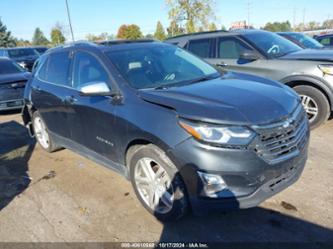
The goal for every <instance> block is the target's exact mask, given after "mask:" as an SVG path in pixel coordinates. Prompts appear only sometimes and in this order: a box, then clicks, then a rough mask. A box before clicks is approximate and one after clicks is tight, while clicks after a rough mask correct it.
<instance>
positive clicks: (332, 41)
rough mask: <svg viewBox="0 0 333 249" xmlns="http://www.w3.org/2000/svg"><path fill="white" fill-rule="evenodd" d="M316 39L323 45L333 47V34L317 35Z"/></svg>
mask: <svg viewBox="0 0 333 249" xmlns="http://www.w3.org/2000/svg"><path fill="white" fill-rule="evenodd" d="M315 39H316V40H317V41H318V42H320V43H321V44H322V45H323V46H325V47H328V48H333V34H326V35H318V36H315Z"/></svg>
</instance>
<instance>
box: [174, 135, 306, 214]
mask: <svg viewBox="0 0 333 249" xmlns="http://www.w3.org/2000/svg"><path fill="white" fill-rule="evenodd" d="M308 138H309V133H307V140H306V145H305V146H304V147H303V149H302V151H300V153H299V155H298V156H296V157H293V158H291V159H289V160H286V161H283V162H280V163H277V164H273V165H272V164H268V163H267V162H265V161H264V160H263V159H261V158H260V157H258V155H257V154H256V153H255V152H254V151H252V150H236V149H225V148H216V147H211V146H208V145H203V144H201V143H199V142H197V141H196V140H194V139H191V138H190V139H188V140H186V141H184V142H183V143H181V144H179V145H178V146H176V148H175V149H174V150H172V151H171V153H170V154H171V155H170V157H172V158H173V160H174V161H175V162H176V165H177V166H178V167H179V171H180V174H181V176H182V178H183V180H184V182H185V184H186V188H187V192H188V197H189V200H190V203H191V206H192V209H193V212H194V213H196V214H202V213H206V212H209V211H212V210H228V209H242V208H250V207H254V206H257V205H259V204H260V203H261V202H263V201H264V200H266V199H268V198H269V197H271V196H273V195H275V194H277V193H279V192H280V191H282V190H283V189H285V188H287V187H288V186H290V185H292V184H293V183H294V182H296V181H297V180H298V179H299V177H300V175H301V174H302V172H303V169H304V166H305V163H306V160H307V149H308ZM179 159H180V160H179ZM198 171H202V172H206V173H210V174H216V175H220V176H221V177H222V179H223V180H224V181H225V183H226V185H227V189H225V190H223V191H222V192H220V193H219V194H217V196H216V197H215V198H211V197H205V196H203V195H202V192H203V183H202V181H201V179H200V177H198V173H197V172H198Z"/></svg>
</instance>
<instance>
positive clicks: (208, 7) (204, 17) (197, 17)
mask: <svg viewBox="0 0 333 249" xmlns="http://www.w3.org/2000/svg"><path fill="white" fill-rule="evenodd" d="M166 4H167V6H168V7H169V19H170V21H171V23H172V22H173V23H174V24H177V25H178V26H179V27H181V26H182V24H185V29H186V32H187V33H192V32H196V31H197V30H198V27H202V28H203V29H208V28H209V20H210V19H213V18H215V14H214V6H213V5H214V0H166ZM172 35H174V34H172Z"/></svg>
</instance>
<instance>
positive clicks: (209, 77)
mask: <svg viewBox="0 0 333 249" xmlns="http://www.w3.org/2000/svg"><path fill="white" fill-rule="evenodd" d="M220 76H221V75H220V74H219V73H217V74H213V75H205V76H203V77H200V78H195V79H193V80H186V81H181V82H177V83H173V84H165V85H161V86H158V87H155V88H154V89H155V90H164V89H168V88H170V87H175V86H185V85H190V84H195V83H198V82H203V81H207V80H212V79H216V78H218V77H220Z"/></svg>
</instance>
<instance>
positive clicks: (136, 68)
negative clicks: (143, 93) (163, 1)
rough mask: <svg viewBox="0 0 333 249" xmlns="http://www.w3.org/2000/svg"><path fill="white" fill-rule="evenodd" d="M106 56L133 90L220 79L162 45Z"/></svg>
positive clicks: (214, 72)
mask: <svg viewBox="0 0 333 249" xmlns="http://www.w3.org/2000/svg"><path fill="white" fill-rule="evenodd" d="M106 54H107V56H108V57H109V58H110V60H111V61H112V63H113V64H114V65H115V67H116V68H117V69H118V71H119V72H120V73H121V74H122V76H123V77H124V78H125V79H126V80H127V81H128V82H129V83H130V85H131V86H132V87H134V88H137V89H143V88H158V87H168V86H173V85H179V84H186V83H189V82H192V83H194V82H196V81H203V80H206V79H208V78H214V77H219V76H220V74H219V73H218V72H217V70H216V69H215V68H214V67H212V66H210V65H209V64H208V63H206V62H204V61H203V60H201V59H199V58H197V57H196V56H194V55H192V54H190V53H188V52H186V51H184V50H182V49H180V48H178V47H176V46H171V45H166V44H159V45H156V43H154V44H149V45H148V44H146V45H144V46H140V48H133V47H132V48H126V49H120V50H115V51H109V52H107V53H106Z"/></svg>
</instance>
